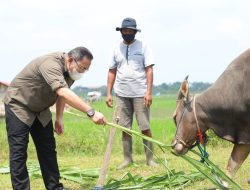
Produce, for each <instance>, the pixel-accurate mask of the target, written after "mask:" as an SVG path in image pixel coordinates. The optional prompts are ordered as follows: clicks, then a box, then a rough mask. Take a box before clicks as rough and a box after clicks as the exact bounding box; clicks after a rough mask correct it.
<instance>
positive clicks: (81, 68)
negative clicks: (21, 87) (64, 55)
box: [73, 58, 89, 73]
mask: <svg viewBox="0 0 250 190" xmlns="http://www.w3.org/2000/svg"><path fill="white" fill-rule="evenodd" d="M73 59H74V58H73ZM74 61H75V63H76V65H77V67H78V68H79V71H80V72H81V73H84V72H87V71H88V70H89V69H88V68H86V67H82V66H81V65H80V64H79V63H78V62H77V61H76V59H74Z"/></svg>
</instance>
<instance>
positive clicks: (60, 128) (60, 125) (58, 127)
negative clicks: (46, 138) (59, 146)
mask: <svg viewBox="0 0 250 190" xmlns="http://www.w3.org/2000/svg"><path fill="white" fill-rule="evenodd" d="M55 132H56V134H58V135H61V134H63V132H64V127H63V121H62V120H56V121H55Z"/></svg>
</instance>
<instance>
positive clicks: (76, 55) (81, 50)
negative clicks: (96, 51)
mask: <svg viewBox="0 0 250 190" xmlns="http://www.w3.org/2000/svg"><path fill="white" fill-rule="evenodd" d="M68 55H69V57H72V58H73V59H75V60H76V61H81V60H82V58H83V57H85V56H86V57H87V58H88V59H90V60H92V59H93V55H92V53H91V52H90V51H89V50H88V49H87V48H85V47H76V48H75V49H72V50H71V51H70V52H69V53H68Z"/></svg>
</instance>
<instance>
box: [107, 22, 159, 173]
mask: <svg viewBox="0 0 250 190" xmlns="http://www.w3.org/2000/svg"><path fill="white" fill-rule="evenodd" d="M116 31H120V32H121V36H122V38H123V41H122V42H120V44H119V45H118V46H117V47H116V48H115V49H114V51H113V55H112V61H111V64H110V66H109V71H108V81H107V100H106V103H107V105H108V106H109V107H112V106H113V99H112V89H113V86H114V92H115V94H116V108H115V109H116V111H115V113H116V114H115V117H119V124H120V125H122V126H124V127H127V128H131V127H132V122H133V115H134V114H135V116H136V120H137V124H138V126H139V128H140V130H141V132H142V134H144V135H146V136H149V137H152V133H151V130H150V123H149V116H150V106H151V104H152V85H153V66H154V64H153V61H152V57H151V52H150V49H149V47H148V46H147V45H146V44H145V43H143V42H141V41H139V40H136V39H135V35H136V33H137V32H141V30H140V29H138V28H137V25H136V20H135V19H133V18H125V19H124V20H123V21H122V26H121V27H117V28H116ZM122 142H123V153H124V161H123V163H122V164H121V165H119V166H118V169H122V168H125V167H127V166H128V165H129V164H131V163H132V162H133V159H132V137H131V135H129V134H127V133H125V132H123V133H122ZM143 143H144V149H145V154H146V161H147V165H149V166H156V165H157V164H156V163H155V162H154V160H153V153H152V151H153V145H152V143H151V142H149V141H146V140H143Z"/></svg>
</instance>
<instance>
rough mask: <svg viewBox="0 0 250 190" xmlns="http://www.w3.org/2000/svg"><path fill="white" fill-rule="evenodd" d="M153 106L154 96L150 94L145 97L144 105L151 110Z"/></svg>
mask: <svg viewBox="0 0 250 190" xmlns="http://www.w3.org/2000/svg"><path fill="white" fill-rule="evenodd" d="M151 104H152V95H151V94H150V93H146V95H145V96H144V105H145V106H146V107H147V108H149V107H150V106H151Z"/></svg>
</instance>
